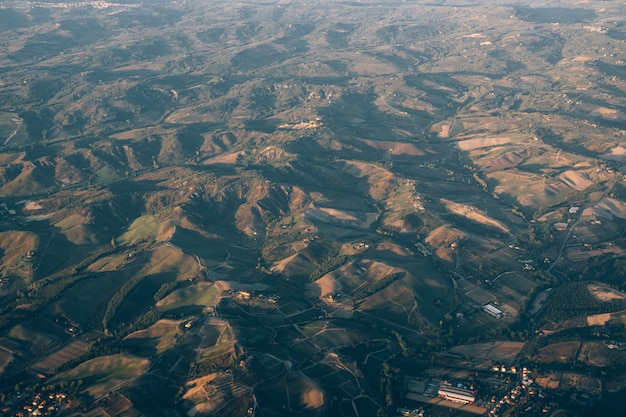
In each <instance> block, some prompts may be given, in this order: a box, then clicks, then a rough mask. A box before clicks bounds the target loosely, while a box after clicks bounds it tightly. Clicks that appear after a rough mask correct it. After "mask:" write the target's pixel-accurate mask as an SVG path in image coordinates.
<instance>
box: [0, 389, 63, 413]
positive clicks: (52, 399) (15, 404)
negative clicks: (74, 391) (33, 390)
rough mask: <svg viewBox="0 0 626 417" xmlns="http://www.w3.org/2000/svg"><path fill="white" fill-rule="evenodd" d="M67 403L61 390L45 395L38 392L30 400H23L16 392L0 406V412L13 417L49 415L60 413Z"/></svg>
mask: <svg viewBox="0 0 626 417" xmlns="http://www.w3.org/2000/svg"><path fill="white" fill-rule="evenodd" d="M69 403H70V401H69V399H68V397H67V394H65V393H63V392H51V393H49V394H47V395H46V394H43V393H41V392H39V393H37V394H36V395H35V397H34V398H32V401H31V400H30V399H26V400H25V399H24V398H23V397H22V396H21V395H19V394H18V395H16V396H15V397H13V398H11V399H9V400H8V401H5V403H4V404H2V405H1V406H0V407H1V408H0V413H1V414H2V415H3V416H14V417H37V416H43V417H51V416H56V415H59V414H61V413H62V412H63V411H64V410H65V409H66V408H67V406H68V405H69Z"/></svg>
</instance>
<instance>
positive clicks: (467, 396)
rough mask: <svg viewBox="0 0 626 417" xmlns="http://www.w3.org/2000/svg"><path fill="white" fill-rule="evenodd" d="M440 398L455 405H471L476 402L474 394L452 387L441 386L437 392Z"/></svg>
mask: <svg viewBox="0 0 626 417" xmlns="http://www.w3.org/2000/svg"><path fill="white" fill-rule="evenodd" d="M437 395H439V396H440V397H441V398H444V399H446V400H449V401H454V402H455V403H462V404H473V403H474V401H475V400H476V393H475V392H474V391H470V390H467V389H464V388H456V387H453V386H452V385H441V387H439V391H438V392H437Z"/></svg>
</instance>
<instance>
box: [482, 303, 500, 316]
mask: <svg viewBox="0 0 626 417" xmlns="http://www.w3.org/2000/svg"><path fill="white" fill-rule="evenodd" d="M483 310H484V311H485V312H486V313H487V314H489V315H490V316H493V317H495V318H497V319H499V318H501V317H502V316H504V312H503V311H502V310H500V309H499V308H498V307H496V306H494V305H493V304H491V303H487V304H485V305H484V306H483Z"/></svg>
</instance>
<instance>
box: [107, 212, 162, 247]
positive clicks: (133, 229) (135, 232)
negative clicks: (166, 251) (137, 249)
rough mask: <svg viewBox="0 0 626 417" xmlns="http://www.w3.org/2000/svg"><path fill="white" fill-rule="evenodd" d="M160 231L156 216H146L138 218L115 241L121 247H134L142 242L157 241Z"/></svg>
mask: <svg viewBox="0 0 626 417" xmlns="http://www.w3.org/2000/svg"><path fill="white" fill-rule="evenodd" d="M158 231H159V220H158V219H157V218H156V216H152V215H146V216H141V217H138V218H136V219H135V220H134V221H133V222H132V223H131V224H130V226H128V228H127V230H126V232H125V233H124V234H122V235H121V236H120V237H118V238H117V239H116V240H115V243H116V244H118V245H121V246H133V245H136V244H138V243H142V242H152V241H154V240H156V238H157V234H158Z"/></svg>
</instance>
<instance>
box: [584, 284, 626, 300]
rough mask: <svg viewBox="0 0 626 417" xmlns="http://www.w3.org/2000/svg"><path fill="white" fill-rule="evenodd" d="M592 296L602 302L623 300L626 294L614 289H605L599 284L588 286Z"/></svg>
mask: <svg viewBox="0 0 626 417" xmlns="http://www.w3.org/2000/svg"><path fill="white" fill-rule="evenodd" d="M587 288H588V289H589V292H590V293H591V295H593V296H594V297H596V298H597V299H598V300H600V301H611V300H623V299H624V298H626V294H624V293H623V292H621V291H618V290H616V289H613V288H609V287H605V286H602V285H598V284H589V285H587Z"/></svg>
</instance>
